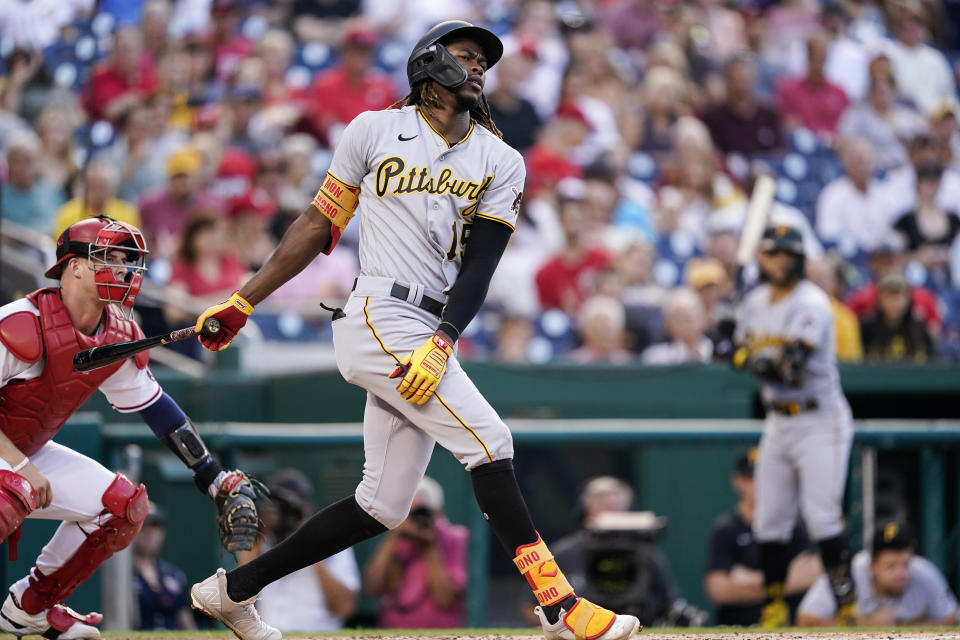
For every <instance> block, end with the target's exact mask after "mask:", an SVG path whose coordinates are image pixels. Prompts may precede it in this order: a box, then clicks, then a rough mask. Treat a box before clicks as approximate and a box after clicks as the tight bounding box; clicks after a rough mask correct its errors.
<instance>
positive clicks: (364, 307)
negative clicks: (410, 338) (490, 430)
mask: <svg viewBox="0 0 960 640" xmlns="http://www.w3.org/2000/svg"><path fill="white" fill-rule="evenodd" d="M368 304H370V296H367V297H366V298H365V299H364V302H363V319H364V320H365V321H366V323H367V326H368V327H370V332H371V333H372V334H373V337H374V338H376V339H377V344H379V345H380V348H381V349H382V350H383V352H384V353H385V354H387V355H388V356H390V357H391V358H393V359H394V361H396V363H397V364H400V358H398V357H397V356H395V355H394V354H393V352H392V351H390V350H389V349H387V347H386V346H385V345H384V344H383V340H381V339H380V336H378V335H377V330H376V329H374V328H373V323H371V322H370V314H369V313H368V312H367V305H368ZM433 397H435V398H436V399H437V402H439V403H440V404H441V405H443V408H444V409H446V410H447V411H449V412H450V415H451V416H453V417H454V419H455V420H456V421H457V422H459V423H460V426H461V427H463V428H464V429H466V430H467V431H469V432H470V435H472V436H473V437H474V438H476V439H477V442H479V443H480V446H481V447H483V452H484V453H485V454H486V455H487V460H489V461H490V462H493V456H492V455H490V450H489V449H487V445H486V444H484V442H483V440H481V439H480V436H478V435H477V432H476V431H474V430H473V429H471V428H470V427H468V426H467V423H466V422H464V421H463V420H461V419H460V416H458V415H457V412H456V411H454V410H453V409H451V408H450V406H449V405H448V404H447V403H446V402H444V401H443V399H441V398H440V394H439V393H434V394H433Z"/></svg>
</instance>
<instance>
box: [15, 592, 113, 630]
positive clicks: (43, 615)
mask: <svg viewBox="0 0 960 640" xmlns="http://www.w3.org/2000/svg"><path fill="white" fill-rule="evenodd" d="M102 621H103V616H102V615H101V614H99V613H88V614H87V615H81V614H79V613H77V612H76V611H74V610H73V609H71V608H70V607H66V606H64V605H62V604H57V605H54V606H52V607H50V608H49V609H47V610H46V611H41V612H40V613H35V614H29V613H27V612H26V611H24V610H23V609H21V608H20V604H19V603H18V602H17V601H16V599H14V597H13V594H9V595H7V599H6V600H4V601H3V607H2V608H0V630H2V631H5V632H7V633H12V634H13V635H15V636H17V637H18V638H19V637H22V636H44V637H45V638H49V639H50V640H99V638H100V630H99V629H97V628H96V627H95V626H93V625H95V624H100V623H101V622H102Z"/></svg>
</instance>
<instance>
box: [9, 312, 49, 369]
mask: <svg viewBox="0 0 960 640" xmlns="http://www.w3.org/2000/svg"><path fill="white" fill-rule="evenodd" d="M0 342H2V343H3V346H5V347H6V348H7V349H8V350H9V351H10V353H12V354H13V355H14V356H15V357H16V358H17V359H18V360H23V361H24V362H28V363H30V364H33V363H34V362H37V361H38V360H40V358H41V357H42V356H43V339H42V337H41V336H40V319H39V318H37V316H36V315H35V314H33V313H31V312H29V311H18V312H17V313H11V314H10V315H9V316H7V317H6V318H4V319H3V320H0Z"/></svg>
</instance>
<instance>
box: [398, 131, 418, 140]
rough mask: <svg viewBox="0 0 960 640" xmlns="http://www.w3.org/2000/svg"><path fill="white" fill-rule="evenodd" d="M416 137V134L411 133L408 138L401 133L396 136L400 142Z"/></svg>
mask: <svg viewBox="0 0 960 640" xmlns="http://www.w3.org/2000/svg"><path fill="white" fill-rule="evenodd" d="M416 137H417V136H416V135H412V136H410V137H409V138H404V137H403V134H402V133H401V134H399V135H398V136H397V140H399V141H400V142H409V141H410V140H413V139H414V138H416Z"/></svg>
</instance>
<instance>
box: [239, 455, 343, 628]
mask: <svg viewBox="0 0 960 640" xmlns="http://www.w3.org/2000/svg"><path fill="white" fill-rule="evenodd" d="M265 484H266V486H267V489H269V490H270V494H269V496H267V497H266V498H265V499H264V500H263V501H262V502H263V503H264V504H262V505H258V506H259V508H260V515H261V518H262V519H263V529H264V537H263V539H262V540H258V541H257V542H256V543H255V544H254V547H253V550H252V551H251V552H250V553H249V554H245V556H241V558H240V560H241V564H243V563H246V562H249V561H250V560H252V559H253V558H256V557H257V556H259V555H260V554H262V553H264V552H266V551H267V549H269V548H270V547H272V546H274V545H276V544H279V543H280V542H281V541H283V540H284V539H285V538H286V537H287V536H289V535H290V534H291V533H293V532H294V530H296V528H297V527H299V526H300V524H301V523H302V522H303V521H304V520H306V519H307V518H309V517H310V516H311V515H313V513H314V512H315V511H316V510H317V509H316V505H315V504H314V502H313V487H312V486H311V485H310V480H309V479H307V477H306V476H305V475H304V474H303V473H301V472H300V471H298V470H297V469H292V468H288V469H281V470H279V471H277V472H275V473H274V474H273V475H271V476H270V477H268V478H267V480H266V482H265ZM258 502H259V501H258ZM359 591H360V569H359V568H358V567H357V559H356V557H355V556H354V554H353V549H352V548H350V547H348V548H347V549H344V550H343V551H341V552H340V553H337V554H335V555H332V556H330V557H329V558H327V559H326V560H323V561H322V562H318V563H316V564H315V565H313V566H311V567H304V568H303V569H300V570H299V571H294V572H293V573H291V574H289V575H286V576H284V577H283V578H281V579H279V580H277V581H276V582H271V583H270V584H269V585H267V586H266V587H265V588H264V589H263V591H261V592H260V598H259V599H258V600H257V610H258V611H259V612H260V616H261V617H262V618H263V619H264V621H266V622H267V624H270V625H273V626H275V627H277V628H278V629H280V630H281V631H333V630H336V629H342V628H343V624H344V622H345V621H346V620H347V618H349V617H350V616H351V615H353V612H354V611H355V610H356V607H357V595H358V592H359Z"/></svg>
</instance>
